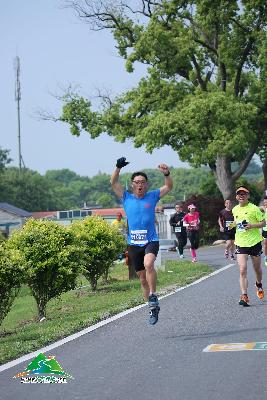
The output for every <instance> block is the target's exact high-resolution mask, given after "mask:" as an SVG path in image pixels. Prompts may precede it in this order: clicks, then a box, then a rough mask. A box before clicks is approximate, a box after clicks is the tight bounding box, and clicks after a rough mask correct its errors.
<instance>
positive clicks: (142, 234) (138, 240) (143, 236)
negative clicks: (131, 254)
mask: <svg viewBox="0 0 267 400" xmlns="http://www.w3.org/2000/svg"><path fill="white" fill-rule="evenodd" d="M130 236H131V244H143V245H145V244H147V243H148V240H147V230H145V229H143V230H136V231H131V232H130Z"/></svg>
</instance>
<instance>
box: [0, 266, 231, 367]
mask: <svg viewBox="0 0 267 400" xmlns="http://www.w3.org/2000/svg"><path fill="white" fill-rule="evenodd" d="M234 265H235V264H228V265H226V266H225V267H222V268H220V269H218V270H216V271H213V272H212V273H210V274H208V275H205V276H203V277H202V278H200V279H197V280H196V281H194V282H192V283H189V284H188V285H185V286H182V287H180V288H177V289H175V290H174V291H172V292H170V293H168V294H165V295H163V296H160V297H159V299H164V298H166V297H169V296H171V295H173V294H175V293H177V292H180V291H181V290H184V289H186V288H188V287H190V286H193V285H197V284H198V283H201V282H202V281H204V280H206V279H208V278H211V277H212V276H214V275H217V274H219V273H221V272H223V271H225V270H227V269H228V268H230V267H232V266H234ZM146 306H147V304H146V303H144V304H140V305H138V306H136V307H133V308H129V309H128V310H125V311H122V312H120V313H119V314H116V315H114V316H112V317H110V318H107V319H104V320H103V321H100V322H98V323H97V324H94V325H92V326H89V327H88V328H85V329H83V330H81V331H79V332H76V333H74V334H72V335H70V336H67V337H65V338H63V339H61V340H58V341H56V342H54V343H52V344H50V345H48V346H45V347H42V348H41V349H39V350H35V351H33V352H32V353H29V354H26V355H24V356H21V357H19V358H17V359H15V360H12V361H9V362H7V363H6V364H2V365H0V372H2V371H5V370H7V369H10V368H13V367H15V366H16V365H18V364H21V363H23V362H24V361H28V360H30V359H32V358H35V357H37V356H38V354H40V353H46V352H48V351H50V350H53V349H55V348H57V347H60V346H62V345H63V344H66V343H68V342H71V341H72V340H75V339H78V338H79V337H81V336H83V335H86V334H87V333H90V332H92V331H95V330H96V329H98V328H100V327H102V326H105V325H107V324H109V323H111V322H113V321H116V320H117V319H120V318H122V317H124V316H125V315H127V314H130V313H132V312H134V311H137V310H139V309H140V308H143V307H146Z"/></svg>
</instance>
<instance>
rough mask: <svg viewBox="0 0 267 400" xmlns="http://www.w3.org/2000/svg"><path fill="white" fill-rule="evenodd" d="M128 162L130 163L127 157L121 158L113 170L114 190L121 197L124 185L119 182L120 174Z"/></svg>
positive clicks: (112, 182) (112, 181) (112, 183)
mask: <svg viewBox="0 0 267 400" xmlns="http://www.w3.org/2000/svg"><path fill="white" fill-rule="evenodd" d="M127 164H129V162H128V161H126V158H125V157H121V158H119V159H118V160H117V163H116V169H115V170H114V171H113V174H112V175H111V178H110V183H111V187H112V190H113V192H114V193H115V194H116V196H118V197H119V198H120V199H121V198H122V197H123V187H122V186H121V184H120V183H119V176H120V172H121V168H123V167H125V166H126V165H127Z"/></svg>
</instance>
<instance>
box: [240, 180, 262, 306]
mask: <svg viewBox="0 0 267 400" xmlns="http://www.w3.org/2000/svg"><path fill="white" fill-rule="evenodd" d="M236 199H237V201H238V203H239V204H238V205H237V206H235V207H234V208H233V210H232V213H233V216H234V225H235V226H236V234H235V245H236V254H237V263H238V266H239V274H240V289H241V293H242V295H241V297H240V300H239V304H240V305H242V306H244V307H248V306H249V298H248V279H247V264H248V256H251V260H252V264H253V268H254V271H255V275H256V283H255V286H256V291H257V296H258V298H259V299H263V298H264V290H263V288H262V269H261V254H262V245H261V241H262V235H261V231H260V228H262V227H264V226H265V220H264V217H263V215H262V212H261V210H260V209H259V207H257V206H255V205H254V204H252V203H250V202H249V190H248V189H247V188H245V187H243V186H242V187H239V188H237V189H236Z"/></svg>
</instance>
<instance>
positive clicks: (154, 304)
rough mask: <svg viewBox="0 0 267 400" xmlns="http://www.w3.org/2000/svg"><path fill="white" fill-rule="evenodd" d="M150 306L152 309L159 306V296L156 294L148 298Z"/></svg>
mask: <svg viewBox="0 0 267 400" xmlns="http://www.w3.org/2000/svg"><path fill="white" fill-rule="evenodd" d="M148 305H149V307H151V308H155V307H157V306H158V305H159V301H158V296H157V295H156V294H154V293H152V294H151V295H150V296H149V297H148Z"/></svg>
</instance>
